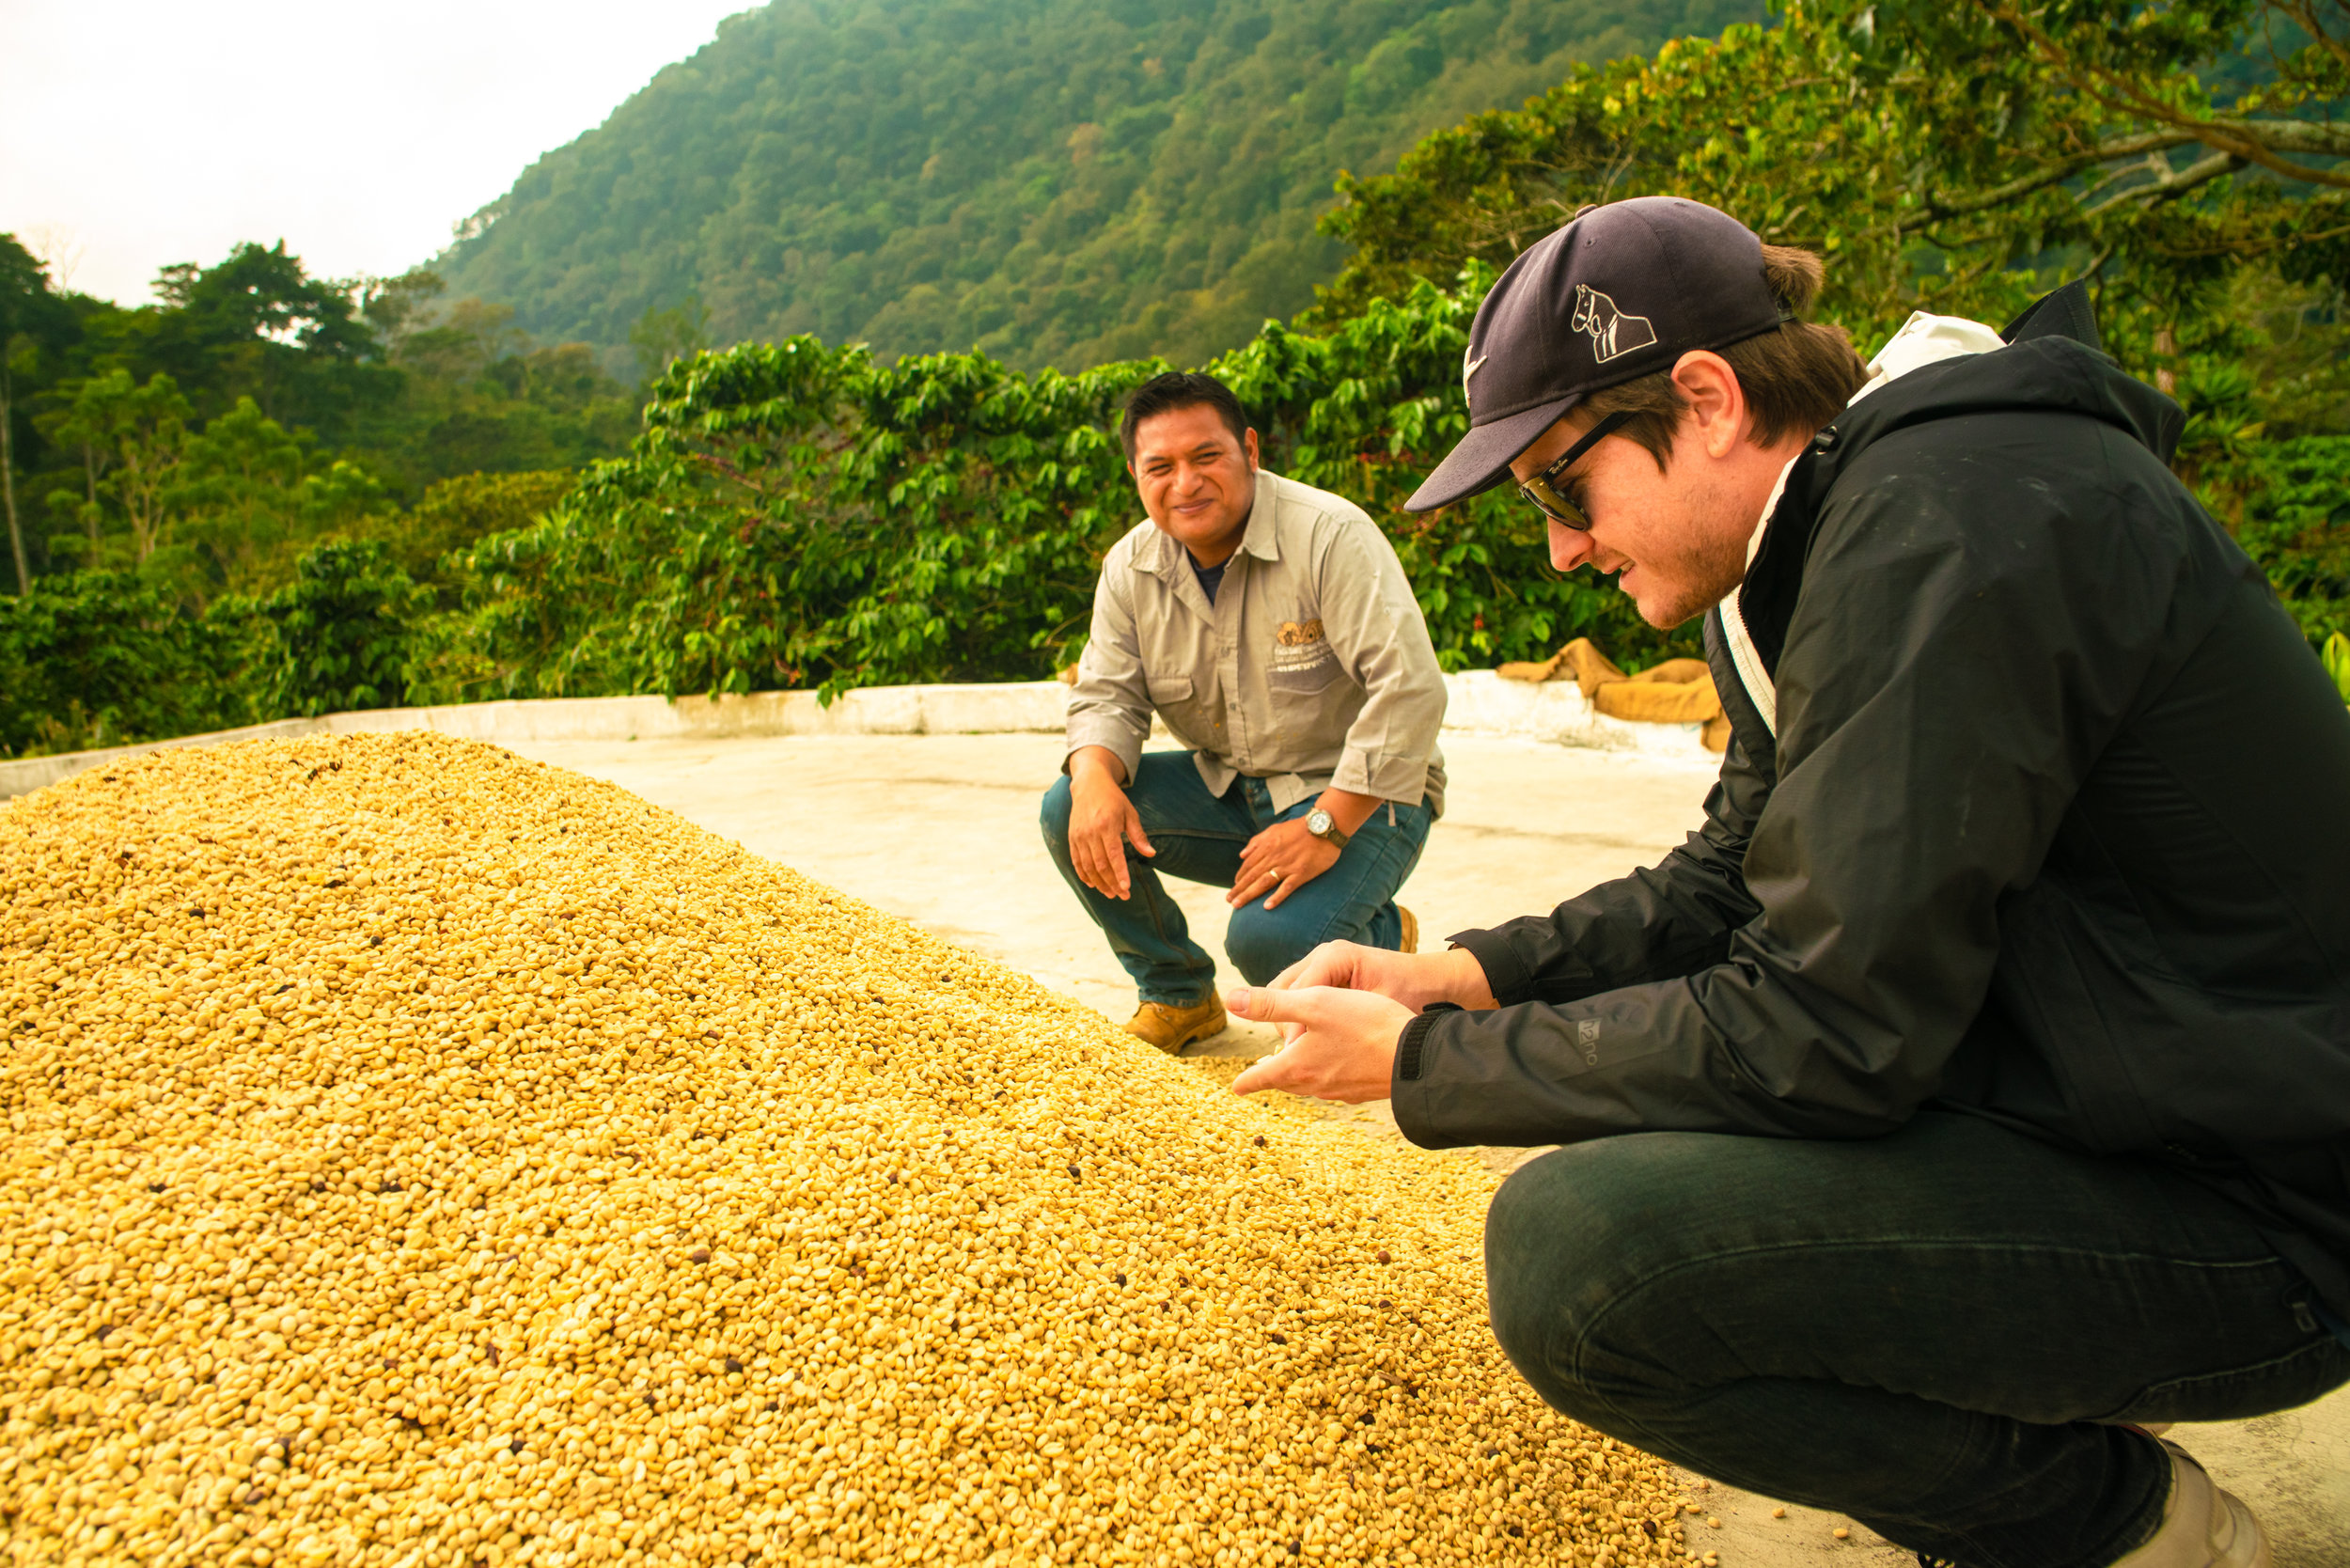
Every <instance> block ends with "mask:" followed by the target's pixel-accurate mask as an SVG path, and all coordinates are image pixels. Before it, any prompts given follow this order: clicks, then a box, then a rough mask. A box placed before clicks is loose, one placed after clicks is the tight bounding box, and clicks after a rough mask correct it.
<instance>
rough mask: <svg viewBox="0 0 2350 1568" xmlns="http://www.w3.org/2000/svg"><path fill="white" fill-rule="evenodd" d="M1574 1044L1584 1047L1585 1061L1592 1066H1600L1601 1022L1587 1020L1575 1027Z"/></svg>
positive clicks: (1592, 1019) (1591, 1019)
mask: <svg viewBox="0 0 2350 1568" xmlns="http://www.w3.org/2000/svg"><path fill="white" fill-rule="evenodd" d="M1575 1043H1576V1044H1578V1045H1580V1046H1582V1047H1583V1059H1584V1060H1585V1061H1587V1062H1589V1063H1590V1065H1591V1066H1593V1067H1597V1066H1598V1065H1599V1020H1598V1019H1596V1018H1586V1019H1584V1020H1583V1021H1582V1022H1581V1023H1579V1024H1577V1025H1575Z"/></svg>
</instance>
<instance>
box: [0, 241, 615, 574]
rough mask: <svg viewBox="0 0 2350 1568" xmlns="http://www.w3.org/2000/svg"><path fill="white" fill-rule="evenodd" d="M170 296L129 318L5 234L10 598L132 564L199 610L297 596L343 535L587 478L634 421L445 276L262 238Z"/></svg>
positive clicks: (587, 369) (3, 377)
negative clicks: (580, 471)
mask: <svg viewBox="0 0 2350 1568" xmlns="http://www.w3.org/2000/svg"><path fill="white" fill-rule="evenodd" d="M156 292H157V299H156V302H155V303H154V304H152V305H149V306H141V307H139V308H136V309H126V308H124V307H122V306H117V305H114V304H112V303H110V302H108V301H105V300H100V299H94V298H92V297H90V296H88V295H86V294H76V293H71V292H66V291H61V290H55V289H54V288H52V286H51V283H50V279H49V277H48V274H47V272H46V270H45V269H44V268H43V267H42V266H41V265H40V264H39V263H38V262H37V261H36V260H35V259H33V258H32V257H31V256H29V255H28V254H26V252H25V251H24V247H23V246H22V245H20V244H19V243H17V242H16V241H15V239H13V238H12V237H10V236H8V235H0V351H5V353H0V435H5V443H4V445H5V453H0V456H4V457H5V459H6V461H5V462H0V476H5V478H6V480H7V483H6V485H5V486H4V487H0V512H4V513H5V521H6V524H7V525H8V530H9V536H10V541H11V553H10V558H9V560H8V562H7V564H6V567H5V569H0V571H4V572H5V579H4V580H5V586H6V587H7V588H11V589H13V588H20V587H22V586H23V583H22V582H21V581H20V580H19V578H20V575H21V576H22V577H23V578H24V579H31V578H35V577H39V576H42V575H46V574H51V573H56V572H71V571H76V570H86V571H129V572H136V573H138V574H139V575H140V576H141V577H142V578H143V579H144V580H146V581H147V582H148V583H149V584H150V585H151V586H152V587H154V588H156V589H157V590H158V591H160V592H162V593H163V594H164V595H165V596H166V597H168V598H171V599H174V600H177V601H179V602H180V603H181V604H184V605H185V606H186V607H188V608H190V609H192V610H200V609H201V607H202V606H203V605H204V604H207V603H209V602H210V601H211V600H212V599H213V598H216V597H218V596H219V595H221V594H224V593H264V592H268V591H272V590H274V588H278V587H280V586H282V585H284V584H285V583H287V582H289V581H290V580H291V579H292V576H293V572H294V562H295V561H296V559H297V558H298V557H300V556H301V555H302V554H303V553H304V552H305V551H306V550H308V549H309V548H311V547H312V546H314V545H316V544H318V543H319V542H321V541H324V540H327V539H332V538H340V537H351V536H355V535H359V534H366V533H382V534H386V535H393V536H397V535H399V534H400V533H401V532H402V531H403V522H402V520H403V518H404V515H405V510H406V509H408V508H411V507H413V506H415V504H416V503H417V502H418V501H420V500H421V499H422V497H423V496H424V495H425V494H427V493H428V492H429V491H430V490H431V487H432V486H433V485H434V484H435V483H437V482H440V481H443V480H446V479H450V478H458V477H461V476H463V475H466V474H469V473H474V472H479V471H491V472H503V471H512V470H539V471H543V470H569V469H576V468H578V467H580V466H582V465H584V464H586V463H590V462H592V461H594V460H595V459H597V458H600V457H605V456H610V455H612V454H615V453H617V452H619V451H621V450H623V449H625V447H626V446H627V444H628V441H629V438H630V436H631V435H632V434H633V433H634V431H635V410H636V401H637V400H636V399H635V396H634V395H633V394H632V393H631V392H630V391H629V390H628V389H626V388H625V387H623V386H621V385H619V384H618V383H616V382H614V381H612V380H611V379H610V378H609V377H606V376H604V375H603V373H602V372H601V371H600V370H599V369H598V368H596V363H595V359H594V356H593V355H592V354H591V353H589V352H588V351H587V349H586V348H585V347H583V346H581V345H579V344H571V345H568V346H564V347H559V348H552V349H547V348H537V347H534V346H533V344H532V343H531V341H530V340H529V339H528V338H527V337H525V335H524V334H523V333H521V332H520V331H519V330H518V329H516V328H515V327H514V325H513V312H512V311H511V310H510V309H509V308H506V307H504V306H485V305H483V304H482V303H481V302H480V301H478V300H464V301H460V302H458V303H457V304H455V305H454V306H444V304H443V302H442V301H441V299H440V298H439V295H440V294H441V292H442V286H441V283H440V280H439V279H438V278H436V277H434V276H432V275H431V274H411V275H409V276H407V277H404V278H399V279H395V280H391V281H389V282H375V283H357V284H352V283H331V282H325V281H321V280H320V279H317V278H313V277H311V276H309V275H308V274H307V273H306V272H305V270H304V268H303V266H302V263H301V261H300V260H299V259H297V258H294V257H291V256H289V255H288V254H286V251H285V247H284V246H283V245H278V246H275V247H274V248H270V249H264V248H262V247H261V246H259V245H252V244H247V245H242V246H239V247H238V248H237V249H236V251H234V252H233V253H232V254H231V255H230V256H229V257H228V258H227V259H226V260H224V261H222V262H221V263H220V264H219V265H218V266H214V267H209V268H199V267H195V266H185V267H171V268H166V269H165V270H164V274H163V275H162V277H161V278H160V279H159V281H158V283H157V285H156ZM492 521H493V525H512V524H513V523H514V522H517V521H519V519H516V518H513V517H511V516H501V517H499V518H497V519H493V520H492ZM467 537H468V539H470V537H472V536H467ZM449 542H452V543H453V542H462V541H449ZM445 547H446V546H445ZM20 563H21V566H22V572H21V573H20V572H19V566H20Z"/></svg>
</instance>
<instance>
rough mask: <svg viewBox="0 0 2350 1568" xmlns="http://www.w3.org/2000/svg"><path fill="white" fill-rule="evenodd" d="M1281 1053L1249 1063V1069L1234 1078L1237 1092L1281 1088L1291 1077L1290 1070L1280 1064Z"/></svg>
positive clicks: (1233, 1086)
mask: <svg viewBox="0 0 2350 1568" xmlns="http://www.w3.org/2000/svg"><path fill="white" fill-rule="evenodd" d="M1280 1061H1281V1053H1280V1052H1279V1051H1276V1052H1274V1053H1273V1054H1272V1055H1271V1056H1269V1057H1259V1058H1257V1059H1256V1060H1255V1061H1252V1062H1250V1063H1249V1064H1248V1071H1246V1073H1243V1074H1241V1075H1240V1076H1239V1077H1237V1078H1234V1079H1233V1080H1232V1092H1233V1093H1235V1094H1254V1093H1256V1092H1257V1090H1261V1089H1279V1088H1280V1087H1281V1086H1282V1085H1283V1084H1284V1083H1286V1082H1287V1081H1288V1079H1289V1070H1288V1069H1287V1068H1286V1067H1284V1066H1282V1065H1280Z"/></svg>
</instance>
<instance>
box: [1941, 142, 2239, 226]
mask: <svg viewBox="0 0 2350 1568" xmlns="http://www.w3.org/2000/svg"><path fill="white" fill-rule="evenodd" d="M2194 140H2195V138H2194V137H2193V136H2190V135H2187V134H2186V133H2184V132H2177V131H2149V132H2143V133H2139V134H2137V135H2130V136H2116V137H2113V138H2111V139H2110V140H2107V141H2103V142H2099V143H2098V144H2097V145H2096V146H2095V147H2094V148H2092V149H2089V150H2087V151H2083V152H2076V153H2074V154H2073V155H2072V156H2071V157H2069V158H2060V159H2058V160H2057V161H2056V162H2055V163H2053V164H2048V165H2044V166H2043V167H2041V168H2037V169H2034V170H2033V171H2032V172H2031V173H2029V174H2027V175H2022V176H2019V177H2018V178H2016V179H2014V180H2009V181H2008V182H2007V183H2006V184H2004V185H1994V186H1993V187H1992V188H1991V189H1989V190H1987V191H1978V192H1976V193H1974V194H1973V195H1971V196H1932V197H1929V198H1928V206H1927V208H1926V211H1925V212H1924V213H1922V214H1921V222H1923V223H1938V222H1940V221H1941V220H1943V219H1944V218H1963V217H1965V216H1966V215H1967V214H1968V213H1970V212H1989V211H1990V210H1991V209H1992V208H1995V207H2004V206H2006V205H2007V204H2008V203H2009V202H2011V201H2017V200H2020V199H2022V198H2023V197H2025V196H2034V195H2037V194H2038V193H2039V192H2042V191H2045V190H2046V189H2047V188H2048V187H2049V186H2051V185H2061V184H2063V183H2064V181H2066V180H2070V179H2072V178H2073V177H2074V176H2075V175H2076V174H2078V173H2080V172H2081V171H2082V170H2083V169H2090V168H2094V167H2096V166H2097V165H2099V164H2102V163H2105V162H2107V160H2109V159H2114V158H2127V157H2130V156H2132V155H2134V154H2137V153H2145V152H2163V151H2168V150H2169V149H2171V148H2174V147H2186V146H2188V145H2190V144H2192V143H2193V142H2194Z"/></svg>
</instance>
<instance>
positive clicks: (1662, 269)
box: [1403, 196, 1791, 511]
mask: <svg viewBox="0 0 2350 1568" xmlns="http://www.w3.org/2000/svg"><path fill="white" fill-rule="evenodd" d="M1790 319H1791V318H1790V317H1789V316H1788V314H1787V312H1786V311H1785V310H1784V309H1782V308H1781V307H1780V306H1779V303H1778V297H1777V296H1776V295H1774V294H1773V293H1772V292H1771V286H1770V284H1769V283H1768V282H1767V281H1766V280H1765V279H1764V277H1763V242H1762V241H1761V240H1759V239H1757V238H1755V234H1754V231H1753V230H1752V229H1750V228H1748V227H1747V226H1746V225H1745V224H1742V223H1740V222H1739V221H1738V220H1737V219H1736V218H1733V217H1731V215H1730V214H1729V213H1727V212H1717V211H1716V210H1715V209H1714V208H1711V207H1708V206H1706V205H1704V204H1703V203H1702V202H1696V201H1685V200H1684V199H1682V198H1681V197H1679V196H1636V197H1634V198H1633V199H1632V200H1629V201H1617V202H1610V203H1609V204H1608V205H1606V206H1605V207H1586V208H1584V209H1583V211H1581V212H1577V213H1576V214H1575V217H1574V219H1573V220H1572V221H1570V222H1569V223H1568V224H1567V226H1566V227H1563V228H1559V229H1556V230H1554V231H1552V232H1551V233H1549V234H1546V235H1544V236H1543V238H1542V239H1540V240H1537V241H1536V242H1535V243H1533V244H1532V245H1531V246H1529V247H1528V249H1527V250H1526V251H1525V252H1524V253H1523V254H1522V255H1520V256H1519V257H1518V259H1516V260H1514V261H1512V262H1511V263H1510V270H1509V271H1508V272H1506V273H1503V274H1501V280H1500V281H1499V282H1497V283H1496V284H1495V285H1494V286H1493V290H1492V292H1490V293H1488V294H1487V295H1486V296H1485V302H1484V304H1482V305H1481V306H1478V307H1477V320H1476V321H1475V322H1473V323H1472V324H1471V325H1470V327H1469V345H1468V353H1466V354H1465V355H1464V356H1463V358H1462V362H1461V385H1462V389H1463V390H1464V391H1465V392H1466V393H1467V394H1468V405H1469V432H1468V434H1466V435H1465V436H1463V437H1462V438H1461V442H1460V445H1458V446H1456V447H1453V448H1452V450H1451V451H1450V452H1449V454H1447V456H1446V457H1445V460H1444V461H1443V462H1442V463H1438V464H1437V465H1436V471H1435V472H1434V473H1433V474H1431V475H1429V476H1428V479H1427V482H1425V483H1424V484H1422V485H1421V486H1420V487H1419V489H1418V490H1417V491H1415V492H1414V493H1413V494H1412V498H1411V499H1410V500H1408V501H1406V502H1404V503H1403V506H1404V510H1407V511H1433V510H1435V509H1436V508H1438V507H1448V506H1450V505H1451V504H1452V503H1453V502H1455V501H1459V500H1463V499H1465V498H1466V497H1468V496H1471V495H1474V494H1477V493H1478V492H1480V491H1481V490H1488V489H1491V488H1492V487H1493V486H1494V485H1495V484H1496V483H1498V482H1499V481H1500V480H1502V479H1503V478H1507V477H1508V476H1509V472H1510V463H1511V460H1512V459H1513V458H1515V457H1516V456H1517V455H1518V454H1519V453H1520V452H1523V451H1525V450H1526V449H1527V448H1528V447H1531V446H1532V445H1534V443H1535V442H1536V441H1538V440H1540V439H1542V434H1543V431H1546V430H1548V429H1550V427H1551V426H1552V425H1553V424H1555V423H1557V422H1558V419H1559V416H1560V415H1562V414H1564V413H1566V412H1567V411H1568V410H1569V409H1571V408H1573V407H1574V406H1575V404H1576V403H1577V402H1579V401H1581V400H1583V398H1584V396H1585V395H1586V394H1588V393H1592V392H1596V391H1598V390H1599V389H1600V388H1601V387H1604V386H1614V385H1616V384H1619V383H1622V382H1627V381H1634V380H1637V379H1638V378H1639V377H1641V376H1645V375H1649V374H1651V373H1652V372H1654V371H1657V370H1669V369H1671V368H1672V367H1673V365H1674V363H1675V362H1676V361H1678V360H1679V359H1680V358H1681V356H1682V355H1683V354H1684V353H1688V352H1689V351H1690V350H1692V349H1718V348H1721V347H1723V346H1724V345H1725V344H1729V343H1735V342H1737V341H1738V340H1739V339H1740V338H1743V337H1754V336H1755V335H1756V334H1758V333H1764V332H1769V331H1772V330H1773V329H1775V328H1777V327H1778V325H1779V324H1780V323H1781V322H1783V321H1788V320H1790Z"/></svg>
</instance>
